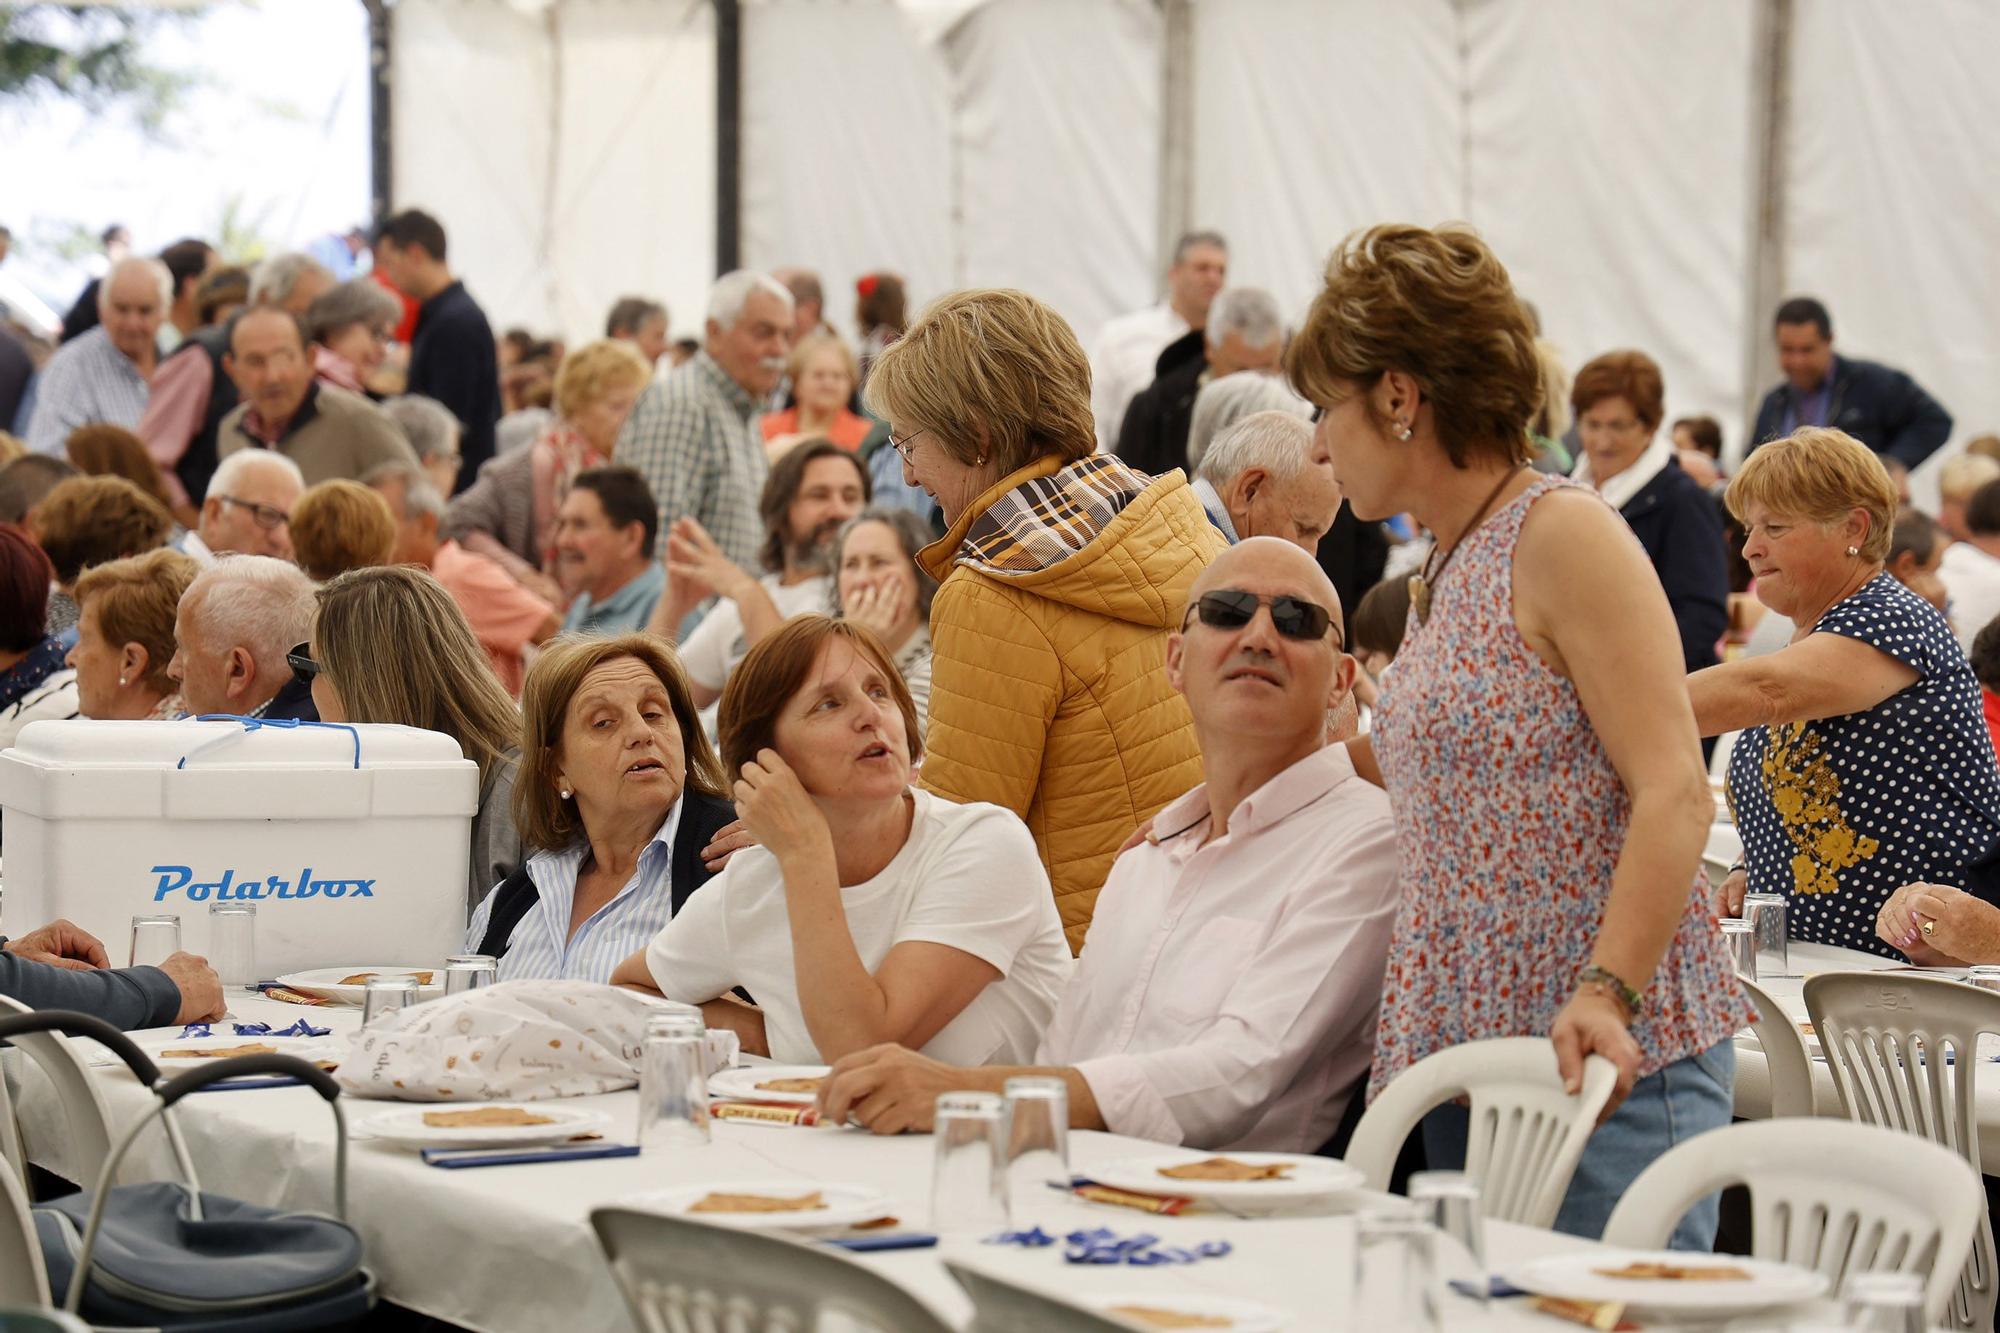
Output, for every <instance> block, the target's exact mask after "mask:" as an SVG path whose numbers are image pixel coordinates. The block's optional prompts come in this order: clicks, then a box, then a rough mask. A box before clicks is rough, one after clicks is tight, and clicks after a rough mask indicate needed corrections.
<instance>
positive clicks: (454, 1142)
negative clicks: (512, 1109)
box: [356, 1102, 611, 1148]
mask: <svg viewBox="0 0 2000 1333" xmlns="http://www.w3.org/2000/svg"><path fill="white" fill-rule="evenodd" d="M500 1104H501V1105H518V1106H519V1107H520V1109H521V1110H523V1111H527V1112H528V1113H530V1114H532V1115H540V1116H547V1117H548V1118H549V1121H550V1123H549V1124H546V1125H459V1126H442V1125H427V1124H425V1123H424V1114H425V1113H426V1112H428V1111H470V1110H474V1109H476V1106H475V1105H474V1104H468V1103H466V1102H429V1103H426V1104H424V1105H421V1106H399V1107H397V1108H396V1109H395V1110H393V1111H384V1112H382V1114H380V1115H372V1116H369V1117H368V1118H367V1119H366V1120H363V1121H362V1122H361V1123H360V1124H359V1125H358V1126H357V1127H356V1128H358V1129H359V1130H360V1131H361V1132H362V1133H363V1135H365V1136H366V1137H368V1138H371V1139H377V1140H379V1141H381V1142H383V1143H387V1144H391V1145H394V1146H396V1147H399V1148H525V1147H531V1146H533V1145H534V1144H537V1143H560V1142H562V1141H563V1140H564V1139H569V1138H574V1137H576V1136H577V1135H578V1134H591V1133H598V1132H602V1131H603V1130H605V1129H608V1128H610V1126H611V1117H610V1116H609V1115H606V1114H605V1113H604V1112H602V1111H578V1110H574V1109H572V1108H570V1107H567V1106H557V1105H555V1104H553V1103H551V1102H522V1103H511V1102H510V1103H500Z"/></svg>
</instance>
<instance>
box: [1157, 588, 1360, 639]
mask: <svg viewBox="0 0 2000 1333" xmlns="http://www.w3.org/2000/svg"><path fill="white" fill-rule="evenodd" d="M1260 606H1268V607H1270V608H1271V625H1272V627H1273V628H1274V629H1276V630H1277V631H1278V633H1280V634H1282V635H1284V636H1285V637H1286V638H1288V639H1299V640H1302V641H1303V642H1306V643H1311V642H1312V641H1313V640H1315V639H1321V638H1325V637H1326V632H1327V630H1329V629H1331V628H1332V627H1333V613H1332V612H1331V611H1328V610H1327V609H1326V608H1325V607H1323V606H1321V605H1320V604H1319V603H1318V602H1308V601H1306V600H1305V599H1304V598H1303V597H1290V596H1285V595H1283V594H1280V595H1279V596H1276V597H1260V596H1258V595H1257V594H1256V593H1254V592H1244V591H1242V590H1241V589H1238V588H1219V589H1217V590H1216V591H1214V592H1205V593H1203V594H1202V595H1201V596H1200V597H1199V598H1197V599H1196V600H1195V604H1194V606H1193V607H1192V608H1190V610H1189V615H1190V616H1200V617H1201V623H1202V624H1204V625H1207V626H1208V627H1209V628H1210V629H1242V628H1243V627H1244V626H1245V625H1247V624H1249V623H1250V622H1251V620H1253V619H1255V617H1256V615H1257V608H1258V607H1260ZM1181 628H1182V629H1183V630H1185V629H1186V628H1187V621H1186V620H1183V621H1182V622H1181ZM1340 646H1341V641H1340V638H1339V637H1338V636H1335V638H1334V647H1336V648H1338V647H1340Z"/></svg>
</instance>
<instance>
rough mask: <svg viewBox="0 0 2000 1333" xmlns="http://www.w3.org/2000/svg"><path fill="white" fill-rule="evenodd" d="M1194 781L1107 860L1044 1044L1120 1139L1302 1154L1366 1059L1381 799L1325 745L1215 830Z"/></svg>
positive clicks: (1381, 942)
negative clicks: (1140, 835) (1077, 1078)
mask: <svg viewBox="0 0 2000 1333" xmlns="http://www.w3.org/2000/svg"><path fill="white" fill-rule="evenodd" d="M1209 824H1210V820H1209V817H1208V795H1207V788H1206V787H1205V786H1202V787H1196V788H1195V789H1194V790H1193V791H1191V792H1189V793H1188V794H1187V795H1185V796H1183V797H1181V798H1180V799H1179V800H1178V801H1175V802H1174V803H1173V804H1171V805H1169V806H1168V807H1167V808H1166V809H1164V810H1162V811H1161V812H1160V813H1159V814H1158V816H1156V817H1155V818H1154V820H1153V825H1152V838H1153V839H1154V841H1149V842H1147V843H1143V844H1141V845H1140V846H1138V847H1135V848H1133V849H1132V850H1131V851H1129V852H1127V853H1125V854H1124V855H1123V856H1121V857H1119V858H1118V861H1117V863H1116V864H1115V865H1114V866H1112V868H1111V877H1110V878H1109V879H1108V880H1107V881H1106V882H1105V885H1104V892H1103V894H1102V895H1101V896H1100V897H1099V898H1098V900H1097V911H1096V913H1095V915H1094V916H1093V917H1092V919H1091V925H1090V935H1089V937H1088V939H1086V940H1085V942H1084V949H1083V955H1082V957H1081V958H1080V959H1079V960H1078V961H1077V969H1076V972H1075V973H1074V974H1073V975H1072V976H1071V978H1070V982H1069V986H1068V988H1067V989H1065V990H1064V992H1063V996H1062V1001H1061V1003H1060V1004H1059V1005H1058V1006H1057V1008H1056V1015H1055V1019H1054V1021H1053V1022H1052V1023H1051V1024H1050V1025H1049V1030H1048V1032H1047V1034H1046V1035H1045V1036H1044V1037H1043V1039H1042V1046H1041V1050H1040V1051H1039V1052H1038V1053H1037V1055H1036V1058H1035V1063H1036V1064H1038V1065H1065V1066H1073V1067H1075V1068H1076V1069H1077V1070H1078V1071H1079V1072H1080V1073H1081V1074H1082V1075H1083V1077H1084V1079H1085V1081H1086V1082H1088V1083H1089V1084H1090V1090H1091V1092H1092V1094H1093V1095H1094V1096H1095V1097H1096V1098H1097V1105H1098V1109H1099V1110H1100V1111H1102V1112H1103V1114H1104V1120H1105V1124H1106V1125H1107V1126H1108V1127H1109V1128H1110V1129H1111V1130H1112V1131H1113V1132H1115V1133H1119V1134H1129V1135H1132V1136H1134V1137H1137V1138H1146V1139H1156V1140H1158V1141H1160V1142H1162V1143H1176V1144H1179V1143H1185V1144H1188V1145H1190V1146H1193V1147H1198V1148H1206V1149H1217V1150H1220V1149H1230V1148H1235V1149H1244V1150H1264V1151H1273V1152H1312V1151H1314V1150H1315V1149H1317V1148H1319V1147H1320V1146H1321V1145H1322V1144H1324V1143H1325V1142H1326V1140H1327V1139H1328V1138H1330V1137H1331V1136H1332V1134H1333V1130H1334V1127H1335V1126H1336V1125H1337V1124H1338V1123H1339V1121H1340V1116H1341V1112H1342V1111H1343V1110H1344V1109H1345V1108H1346V1105H1347V1101H1348V1098H1349V1097H1350V1096H1351V1095H1353V1094H1354V1093H1355V1091H1356V1085H1357V1083H1358V1082H1359V1081H1360V1079H1361V1077H1362V1075H1363V1074H1364V1073H1365V1072H1366V1071H1367V1069H1368V1062H1369V1059H1370V1056H1371V1053H1372V1051H1373V1046H1374V1036H1375V1024H1376V1017H1377V1014H1376V1009H1377V1004H1378V1002H1379V1000H1380V998H1381V992H1382V968H1383V962H1384V960H1385V958H1386V957H1387V955H1388V949H1389V934H1390V929H1391V927H1392V926H1393V924H1394V922H1395V914H1396V840H1395V830H1394V826H1393V824H1392V822H1391V820H1390V816H1389V800H1388V797H1386V796H1385V795H1383V793H1382V792H1381V790H1380V789H1378V788H1376V787H1374V786H1372V785H1371V784H1370V783H1368V782H1367V781H1366V780H1365V779H1363V778H1361V777H1360V776H1359V775H1358V774H1356V773H1355V771H1354V765H1353V763H1352V762H1351V761H1350V760H1349V759H1348V757H1347V748H1346V747H1345V746H1341V745H1330V746H1328V747H1326V748H1325V749H1323V750H1320V751H1317V752H1316V753H1314V754H1312V755H1310V756H1309V757H1307V758H1305V759H1301V760H1299V761H1298V762H1297V763H1295V764H1293V765H1292V766H1291V767H1290V768H1288V769H1286V770H1285V771H1284V772H1282V773H1280V774H1278V775H1277V776H1276V777H1274V778H1272V779H1271V780H1270V781H1269V782H1267V783H1265V784H1264V785H1263V786H1262V787H1260V788H1258V789H1257V790H1256V791H1255V792H1253V793H1251V794H1250V795H1249V796H1247V797H1245V798H1244V799H1243V801H1242V802H1241V803H1240V804H1238V805H1237V807H1236V809H1235V810H1234V811H1233V812H1232V813H1231V814H1230V817H1229V832H1228V833H1227V834H1225V835H1223V836H1222V837H1220V838H1210V837H1209V836H1208V829H1209Z"/></svg>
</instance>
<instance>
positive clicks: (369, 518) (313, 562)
mask: <svg viewBox="0 0 2000 1333" xmlns="http://www.w3.org/2000/svg"><path fill="white" fill-rule="evenodd" d="M291 529H292V555H293V557H294V558H295V559H296V560H297V561H298V562H299V568H300V569H303V570H304V571H305V572H306V577H307V578H310V579H311V580H312V581H313V582H314V583H325V582H326V581H327V580H329V579H331V578H334V577H336V576H338V575H341V574H345V573H346V572H347V571H349V570H350V569H368V568H372V567H374V566H377V565H386V564H388V563H389V562H390V561H391V560H394V559H395V558H396V514H395V511H394V510H392V509H390V508H389V502H388V501H387V500H385V499H383V498H382V496H381V494H380V493H379V492H377V491H375V490H374V489H373V488H371V487H368V486H363V485H362V484H361V483H360V482H358V481H323V482H321V483H320V484H319V485H317V486H312V487H308V488H307V490H306V493H305V494H304V495H301V496H300V497H299V502H298V504H296V505H294V506H293V507H292V522H291Z"/></svg>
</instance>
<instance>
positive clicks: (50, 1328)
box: [0, 1305, 91, 1333]
mask: <svg viewBox="0 0 2000 1333" xmlns="http://www.w3.org/2000/svg"><path fill="white" fill-rule="evenodd" d="M0 1333H91V1329H90V1325H89V1324H86V1323H84V1322H83V1321H82V1320H81V1319H78V1318H77V1317H76V1316H75V1315H73V1314H67V1313H65V1312H64V1311H61V1310H30V1309H28V1308H26V1307H25V1306H19V1305H0Z"/></svg>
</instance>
